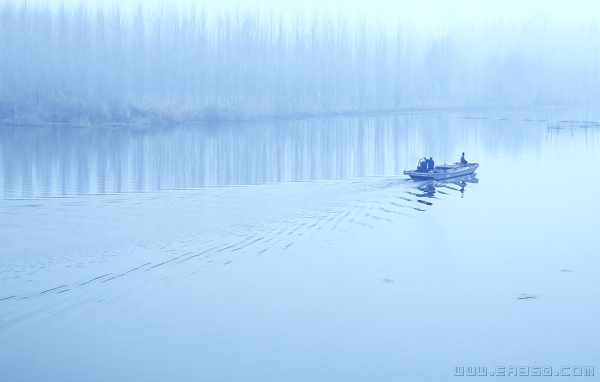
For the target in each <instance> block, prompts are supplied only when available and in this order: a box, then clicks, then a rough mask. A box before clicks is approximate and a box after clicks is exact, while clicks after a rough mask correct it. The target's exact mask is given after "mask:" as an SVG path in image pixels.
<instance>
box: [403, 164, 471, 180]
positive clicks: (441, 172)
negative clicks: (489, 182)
mask: <svg viewBox="0 0 600 382" xmlns="http://www.w3.org/2000/svg"><path fill="white" fill-rule="evenodd" d="M477 167H479V164H477V163H467V164H460V163H452V164H443V165H440V166H435V167H434V168H433V170H430V171H427V172H421V171H415V170H405V171H404V175H408V176H410V177H411V178H412V179H415V180H430V179H433V180H442V179H448V178H455V177H457V176H464V175H470V174H472V173H474V172H475V170H477Z"/></svg>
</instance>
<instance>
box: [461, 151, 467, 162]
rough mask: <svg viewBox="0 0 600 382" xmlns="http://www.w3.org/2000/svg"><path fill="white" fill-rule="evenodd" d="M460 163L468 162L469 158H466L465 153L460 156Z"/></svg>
mask: <svg viewBox="0 0 600 382" xmlns="http://www.w3.org/2000/svg"><path fill="white" fill-rule="evenodd" d="M460 164H467V160H466V159H465V153H462V156H461V157H460Z"/></svg>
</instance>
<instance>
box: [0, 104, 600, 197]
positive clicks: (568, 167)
mask: <svg viewBox="0 0 600 382" xmlns="http://www.w3.org/2000/svg"><path fill="white" fill-rule="evenodd" d="M596 114H597V112H596V110H595V109H593V108H592V109H591V110H590V107H580V108H563V109H541V110H539V109H538V110H530V111H519V112H507V111H504V112H500V111H491V112H490V111H488V112H472V113H464V112H463V113H445V114H404V115H369V116H359V117H343V118H327V119H305V120H274V121H260V122H244V123H205V124H194V125H178V126H161V127H95V128H94V127H77V126H46V127H10V126H3V127H0V192H1V197H2V198H4V199H12V198H38V197H57V196H69V195H80V194H102V193H120V192H128V193H129V192H145V191H156V190H173V189H190V188H198V187H209V186H222V185H250V184H260V183H266V182H289V181H309V180H321V179H345V178H355V177H369V176H394V175H398V176H402V171H403V170H404V169H408V168H413V167H414V166H415V165H416V162H417V160H418V159H419V158H421V157H423V156H424V155H427V156H432V157H433V158H434V159H435V160H436V162H437V163H443V162H446V161H447V162H453V161H456V160H458V158H459V157H460V154H461V152H463V151H465V152H466V157H467V159H468V160H470V161H473V162H479V163H480V164H481V167H480V170H479V171H478V173H479V174H480V176H481V178H482V179H485V181H486V182H492V181H506V182H512V183H513V185H514V182H516V181H519V185H518V187H519V188H520V189H521V192H533V193H536V192H540V185H541V183H540V181H542V183H543V179H544V178H546V177H553V178H556V179H557V181H559V180H564V181H565V182H566V181H567V180H568V179H575V178H579V179H580V180H581V179H584V180H585V181H586V182H590V181H593V180H594V178H590V177H589V166H590V165H591V163H596V162H598V145H599V139H600V138H599V135H600V134H599V130H600V129H598V128H581V127H580V126H575V127H570V126H569V125H566V124H565V125H563V126H564V127H565V128H563V129H548V122H547V121H548V120H550V119H552V120H559V119H563V120H564V119H569V120H571V119H575V120H579V119H581V120H583V119H584V118H587V119H589V120H591V119H592V118H591V117H590V116H592V115H594V116H595V115H596ZM586 163H587V165H586ZM563 184H564V182H563ZM515 186H516V185H515ZM556 191H558V190H556ZM544 192H553V190H549V189H546V190H544Z"/></svg>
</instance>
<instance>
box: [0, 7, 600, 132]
mask: <svg viewBox="0 0 600 382" xmlns="http://www.w3.org/2000/svg"><path fill="white" fill-rule="evenodd" d="M598 41H600V29H599V28H598V26H597V25H582V26H579V27H577V28H571V29H568V28H565V27H563V28H561V27H555V26H552V25H551V24H549V23H544V22H536V23H526V24H523V25H516V26H515V25H503V24H500V23H497V24H494V25H489V26H487V27H476V26H469V25H466V26H461V27H455V28H448V31H447V32H446V33H443V34H441V35H433V34H431V35H423V34H419V33H416V32H415V30H414V29H412V28H410V27H403V26H402V25H398V26H397V28H395V29H390V28H389V27H385V26H383V25H381V24H375V25H372V24H368V23H366V22H364V21H362V22H360V21H359V22H357V23H350V22H349V21H348V20H346V19H344V18H343V17H336V16H331V15H314V16H313V17H306V16H300V15H298V16H297V17H295V18H294V19H292V20H289V19H284V18H283V17H281V16H276V15H273V14H267V15H265V14H261V13H260V12H258V11H247V12H225V11H222V12H218V11H217V13H210V14H208V13H207V12H206V11H202V10H194V11H190V12H188V13H180V12H177V11H174V10H169V9H166V8H163V9H161V10H156V11H153V12H145V11H144V10H143V9H141V8H140V9H139V10H138V11H137V12H133V13H127V14H125V13H124V12H122V11H121V10H119V9H118V8H113V9H111V10H104V9H97V10H96V9H89V8H86V7H85V6H83V5H80V6H78V7H74V8H67V7H60V8H59V9H58V10H52V9H49V8H48V7H44V6H41V7H39V6H38V7H35V6H31V5H27V4H26V3H23V4H20V5H15V4H5V5H3V6H0V118H2V119H5V120H12V121H16V122H17V123H18V122H19V121H20V122H23V123H25V122H28V121H58V122H89V123H101V122H131V121H133V122H135V121H145V120H149V121H152V120H159V121H183V120H203V119H246V118H260V117H276V116H296V115H313V114H329V113H347V112H366V111H386V110H401V109H413V108H419V109H427V108H466V107H515V106H518V107H522V106H541V105H558V104H579V103H588V102H595V101H597V100H599V99H600V86H599V85H600V76H599V69H598V68H599V64H600V59H599V54H600V53H599V51H600V50H599V49H598V48H599V45H600V44H599V43H598Z"/></svg>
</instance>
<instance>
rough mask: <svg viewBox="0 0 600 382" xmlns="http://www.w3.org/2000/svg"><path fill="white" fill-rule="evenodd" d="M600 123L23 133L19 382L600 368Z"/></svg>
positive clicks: (15, 343)
mask: <svg viewBox="0 0 600 382" xmlns="http://www.w3.org/2000/svg"><path fill="white" fill-rule="evenodd" d="M599 111H600V107H599V106H598V105H595V106H579V107H568V108H566V107H565V108H558V107H557V108H543V109H528V110H475V111H453V112H428V113H399V114H372V115H358V116H331V117H326V118H305V119H301V118H299V119H282V120H277V119H275V120H264V121H249V122H203V123H200V122H199V123H194V124H184V125H173V126H101V127H85V126H70V125H51V126H35V127H34V126H31V127H23V126H21V127H17V126H0V195H1V198H0V217H1V219H0V233H1V236H2V238H1V241H2V247H1V248H0V376H2V377H3V378H1V379H6V380H23V381H36V380H49V381H54V380H56V381H68V380H87V381H96V380H97V381H106V380H144V381H162V380H179V381H185V380H190V381H192V380H199V379H201V380H211V381H226V380H261V381H269V380H272V381H283V380H285V381H333V380H344V381H365V380H420V381H440V380H448V379H450V378H459V377H455V376H454V373H455V372H456V369H455V367H468V366H475V367H477V366H479V367H487V369H486V370H487V373H489V372H493V371H494V370H496V369H495V368H496V367H511V366H517V367H518V366H523V367H535V366H549V367H553V368H554V369H553V370H555V371H558V370H559V369H560V367H563V366H565V365H569V366H571V367H573V368H575V367H579V366H581V367H586V366H592V367H593V366H596V367H599V366H600V365H598V364H594V362H597V359H598V348H597V344H598V341H599V340H600V330H599V328H598V325H597V317H598V314H599V313H600V310H599V308H598V304H597V303H594V301H596V300H597V292H598V290H600V278H598V271H599V270H600V258H599V257H598V253H600V243H599V242H598V239H597V235H598V226H597V224H596V220H597V217H598V216H599V214H600V198H599V197H598V192H597V189H598V186H599V185H600V184H599V183H600V181H599V180H598V177H597V176H596V175H595V172H596V170H595V167H594V165H595V164H596V163H600V150H599V149H600V128H599V127H598V125H597V124H590V123H587V122H589V121H598V115H599ZM559 121H562V122H559ZM462 152H465V156H466V159H467V160H468V161H470V162H477V163H479V164H480V167H479V169H478V170H477V172H476V174H475V175H473V176H469V177H465V178H459V179H456V180H453V181H447V182H414V181H411V180H409V179H408V178H407V177H406V176H404V175H402V172H403V170H405V169H413V168H415V167H416V164H417V161H418V160H419V159H420V158H422V157H423V156H427V157H429V156H431V157H433V159H434V160H435V161H436V164H442V163H444V162H448V163H451V162H454V161H458V160H459V158H460V155H461V153H462ZM472 379H477V377H472ZM481 379H485V377H481ZM587 379H588V380H590V379H591V378H587Z"/></svg>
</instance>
